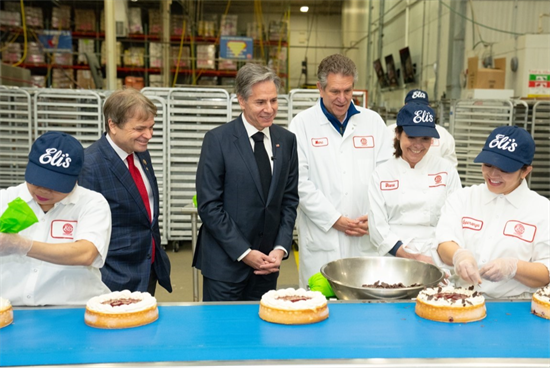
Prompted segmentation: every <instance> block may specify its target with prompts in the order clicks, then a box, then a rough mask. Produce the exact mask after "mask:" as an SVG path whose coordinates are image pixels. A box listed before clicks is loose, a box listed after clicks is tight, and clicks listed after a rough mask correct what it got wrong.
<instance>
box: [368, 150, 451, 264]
mask: <svg viewBox="0 0 550 368" xmlns="http://www.w3.org/2000/svg"><path fill="white" fill-rule="evenodd" d="M430 151H431V148H430ZM428 152H429V151H428ZM460 188H461V184H460V177H459V175H458V172H457V171H456V169H455V168H454V166H453V165H452V164H451V163H450V162H448V161H447V160H444V159H443V158H441V157H437V156H435V155H428V154H426V155H425V156H424V157H423V158H422V160H421V161H420V162H419V163H417V164H416V166H415V168H414V169H413V168H411V167H410V165H409V163H408V162H407V161H405V160H404V159H403V158H402V157H399V158H395V157H393V158H391V159H390V160H388V161H387V162H385V163H383V164H382V165H380V166H378V167H377V168H376V171H375V172H374V174H373V175H372V179H371V182H370V185H369V201H370V208H369V229H370V237H371V241H372V242H373V244H374V245H375V246H376V248H377V249H378V253H379V254H380V255H386V254H387V253H388V252H389V251H390V250H391V249H392V248H393V246H394V245H395V244H396V243H397V242H398V241H401V242H403V246H404V247H405V250H406V251H408V252H409V253H412V254H423V255H426V256H430V257H433V255H432V252H433V251H434V250H435V248H436V242H435V229H436V226H437V222H438V221H439V216H440V214H441V207H443V205H444V204H445V200H446V199H447V197H448V196H449V195H450V194H451V193H452V192H454V191H456V190H458V189H460Z"/></svg>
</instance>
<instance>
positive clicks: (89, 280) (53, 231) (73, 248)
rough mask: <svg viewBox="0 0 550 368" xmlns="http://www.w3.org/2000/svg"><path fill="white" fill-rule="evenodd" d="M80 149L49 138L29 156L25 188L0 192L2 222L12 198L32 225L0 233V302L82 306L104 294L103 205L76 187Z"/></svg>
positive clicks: (107, 217) (106, 224)
mask: <svg viewBox="0 0 550 368" xmlns="http://www.w3.org/2000/svg"><path fill="white" fill-rule="evenodd" d="M83 160H84V149H83V148H82V145H81V144H80V142H79V141H78V140H76V139H75V138H74V137H72V136H70V135H68V134H65V133H61V132H48V133H45V134H43V135H42V136H40V137H38V138H37V139H36V141H35V142H34V143H33V145H32V148H31V152H30V153H29V161H28V164H27V168H26V171H25V182H24V183H22V184H20V185H18V186H14V187H10V188H7V189H2V190H0V214H3V213H4V212H5V211H6V209H7V208H8V205H9V204H10V203H12V201H14V200H15V199H17V198H20V199H21V200H22V201H24V202H25V203H26V204H27V205H28V207H30V209H31V210H32V211H33V212H34V214H35V215H36V218H37V220H38V222H37V223H34V224H32V225H31V226H30V227H28V228H26V229H24V230H22V231H20V232H19V233H18V234H4V233H0V295H1V296H2V297H4V298H6V299H9V300H10V302H11V304H12V305H15V306H36V305H64V304H72V305H75V304H77V305H83V304H86V303H87V301H88V300H89V299H90V298H91V297H94V296H97V295H100V294H104V293H108V292H109V289H108V288H107V286H106V285H105V284H104V283H103V282H102V281H101V273H100V272H99V268H101V267H102V266H103V264H104V262H105V257H106V256H107V250H108V248H109V238H110V235H111V211H110V209H109V204H108V203H107V201H106V200H105V198H103V196H102V195H101V194H99V193H97V192H94V191H91V190H89V189H85V188H82V187H80V186H79V185H78V184H77V180H78V176H79V174H80V170H81V168H82V162H83Z"/></svg>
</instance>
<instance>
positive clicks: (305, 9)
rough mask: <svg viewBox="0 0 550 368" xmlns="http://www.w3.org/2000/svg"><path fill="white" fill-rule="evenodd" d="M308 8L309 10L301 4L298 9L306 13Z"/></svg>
mask: <svg viewBox="0 0 550 368" xmlns="http://www.w3.org/2000/svg"><path fill="white" fill-rule="evenodd" d="M308 10H309V7H308V6H302V7H300V11H301V12H302V13H307V11H308Z"/></svg>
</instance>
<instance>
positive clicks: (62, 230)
mask: <svg viewBox="0 0 550 368" xmlns="http://www.w3.org/2000/svg"><path fill="white" fill-rule="evenodd" d="M76 223H77V221H68V220H54V221H52V226H51V234H50V236H51V237H52V238H53V239H73V238H74V232H75V230H76Z"/></svg>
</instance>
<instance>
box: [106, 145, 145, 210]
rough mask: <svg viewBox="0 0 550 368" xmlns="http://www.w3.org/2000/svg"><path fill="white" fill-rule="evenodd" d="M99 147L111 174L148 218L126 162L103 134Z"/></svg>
mask: <svg viewBox="0 0 550 368" xmlns="http://www.w3.org/2000/svg"><path fill="white" fill-rule="evenodd" d="M100 147H101V151H102V152H103V155H104V156H105V160H106V161H109V163H110V165H109V168H110V170H111V172H112V173H113V175H114V176H116V177H117V179H118V180H119V181H120V182H121V183H122V185H123V186H124V188H126V190H127V191H128V192H129V193H130V195H131V196H132V198H133V199H134V201H136V203H138V205H139V207H140V208H141V209H142V212H143V214H144V215H145V216H146V217H147V218H149V216H148V214H147V210H146V209H145V206H143V200H142V199H141V194H139V190H138V188H137V186H136V183H135V182H134V179H133V178H132V175H131V174H130V171H129V170H128V168H127V167H126V164H124V162H122V160H121V159H120V157H119V156H118V155H117V153H116V152H115V151H114V150H113V147H111V145H110V144H109V142H108V141H107V138H105V136H103V137H102V138H101V140H100Z"/></svg>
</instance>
